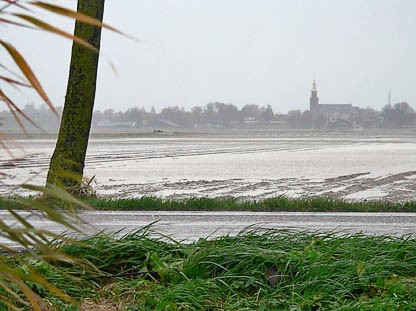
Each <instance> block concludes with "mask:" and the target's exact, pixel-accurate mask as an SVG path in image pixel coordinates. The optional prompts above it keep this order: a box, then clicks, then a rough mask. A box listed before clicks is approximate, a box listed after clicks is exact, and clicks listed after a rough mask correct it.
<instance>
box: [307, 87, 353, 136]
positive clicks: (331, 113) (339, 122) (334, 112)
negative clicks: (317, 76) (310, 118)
mask: <svg viewBox="0 0 416 311" xmlns="http://www.w3.org/2000/svg"><path fill="white" fill-rule="evenodd" d="M309 110H310V112H311V113H312V114H315V115H319V116H323V117H324V118H325V128H327V129H342V130H344V129H352V128H354V127H356V124H355V121H354V116H355V115H357V114H358V112H359V110H360V108H358V107H354V106H353V105H352V104H320V103H319V98H318V90H317V88H316V81H315V80H314V81H313V84H312V92H311V97H310V99H309Z"/></svg>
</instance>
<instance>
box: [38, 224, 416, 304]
mask: <svg viewBox="0 0 416 311" xmlns="http://www.w3.org/2000/svg"><path fill="white" fill-rule="evenodd" d="M83 243H84V245H81V246H77V245H65V244H64V245H60V246H57V247H58V248H59V249H60V250H61V251H63V252H65V253H66V254H68V255H70V256H73V257H78V258H80V259H82V260H86V261H88V262H90V263H92V264H94V265H95V266H97V267H99V271H98V270H96V271H95V272H93V271H91V270H90V271H88V272H86V271H80V270H79V269H78V270H77V268H76V267H75V266H70V267H67V266H62V267H61V269H62V270H61V271H63V272H61V273H66V274H71V275H76V273H77V271H78V280H82V290H81V289H79V290H74V288H76V287H77V286H78V287H79V286H80V284H81V283H75V282H74V281H71V280H68V281H65V282H62V284H61V285H62V286H63V289H64V290H66V291H68V292H71V293H72V294H73V296H74V298H76V299H79V300H82V299H85V298H86V297H87V296H88V297H90V299H96V300H97V301H100V300H106V301H112V302H114V303H115V304H117V303H122V305H123V306H124V307H125V308H126V309H127V310H288V309H291V310H318V309H323V310H328V309H331V310H392V309H394V310H412V309H411V308H412V306H414V305H415V304H416V295H415V293H416V239H415V238H414V237H412V236H408V237H403V238H392V237H383V236H381V237H380V236H379V237H378V236H364V235H361V234H355V235H336V234H333V233H331V234H321V233H319V234H318V233H317V234H311V233H302V232H301V233H290V232H285V231H276V230H256V231H253V230H251V231H250V230H245V231H243V232H241V233H240V234H239V235H237V236H235V237H231V236H224V237H221V238H217V239H214V240H207V239H201V240H199V241H196V242H194V243H191V244H179V243H176V242H175V241H172V240H170V239H167V238H166V237H163V236H160V237H157V235H156V233H154V232H151V228H145V229H143V230H139V231H137V232H135V233H133V234H129V235H125V236H123V237H121V238H117V236H115V235H114V236H105V235H97V236H94V237H90V238H88V239H86V240H84V241H83ZM46 277H47V278H48V279H51V280H52V279H54V280H56V277H54V276H53V275H50V274H49V275H48V276H46ZM48 297H49V298H51V297H52V296H48ZM54 299H55V298H54ZM50 301H53V303H54V304H55V305H56V303H57V302H58V300H57V299H55V300H50Z"/></svg>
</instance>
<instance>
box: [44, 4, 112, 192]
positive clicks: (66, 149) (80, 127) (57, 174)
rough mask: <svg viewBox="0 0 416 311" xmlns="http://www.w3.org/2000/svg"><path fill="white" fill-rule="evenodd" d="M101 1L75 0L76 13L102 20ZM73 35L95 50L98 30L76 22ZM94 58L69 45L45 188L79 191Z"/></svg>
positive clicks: (94, 79) (90, 109) (91, 100)
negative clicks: (64, 86)
mask: <svg viewBox="0 0 416 311" xmlns="http://www.w3.org/2000/svg"><path fill="white" fill-rule="evenodd" d="M104 1H105V0H78V8H77V11H78V12H81V13H84V14H87V15H89V16H91V17H94V18H95V19H97V20H99V21H102V19H103V14H104ZM74 35H75V36H77V37H79V38H82V39H84V40H85V41H87V42H88V43H90V44H91V45H93V46H94V47H95V48H97V50H98V51H99V49H100V41H101V27H97V26H92V25H87V24H84V23H81V22H79V21H76V23H75V31H74ZM98 58H99V52H97V51H93V50H91V49H88V48H87V47H84V46H82V45H80V44H78V43H76V42H73V44H72V55H71V65H70V71H69V79H68V86H67V91H66V96H65V105H64V110H63V113H62V120H61V126H60V129H59V134H58V140H57V143H56V147H55V151H54V153H53V155H52V158H51V162H50V166H49V171H48V177H47V181H46V185H47V186H51V185H52V186H57V187H61V188H64V189H66V190H69V191H72V192H77V191H79V190H80V189H81V182H82V176H83V173H84V165H85V156H86V153H87V146H88V139H89V135H90V129H91V120H92V114H93V108H94V99H95V89H96V82H97V69H98Z"/></svg>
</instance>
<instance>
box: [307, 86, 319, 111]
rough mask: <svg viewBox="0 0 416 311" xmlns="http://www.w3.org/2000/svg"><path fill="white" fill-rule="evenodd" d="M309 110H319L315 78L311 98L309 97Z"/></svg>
mask: <svg viewBox="0 0 416 311" xmlns="http://www.w3.org/2000/svg"><path fill="white" fill-rule="evenodd" d="M309 111H310V112H319V98H318V90H317V89H316V82H315V80H313V84H312V92H311V98H310V99H309Z"/></svg>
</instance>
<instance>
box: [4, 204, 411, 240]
mask: <svg viewBox="0 0 416 311" xmlns="http://www.w3.org/2000/svg"><path fill="white" fill-rule="evenodd" d="M21 215H23V216H24V217H26V218H27V219H28V220H29V221H30V222H31V223H32V224H33V225H34V226H35V227H37V228H42V229H47V230H50V231H53V232H62V231H63V230H64V229H63V228H62V227H60V226H57V225H56V224H54V223H52V222H50V221H45V220H44V219H41V218H40V217H38V216H36V215H33V214H31V213H29V212H21ZM80 215H81V217H82V219H83V220H85V221H86V222H87V223H89V224H90V225H91V227H90V228H89V229H88V232H89V233H94V232H98V231H102V230H105V231H107V232H115V231H120V232H122V233H127V232H131V231H135V230H137V229H139V228H141V227H143V226H146V225H149V224H150V223H154V225H152V228H153V229H154V230H155V231H156V232H159V233H163V234H166V235H168V236H171V237H172V238H174V239H176V240H179V241H184V242H191V241H194V240H197V239H198V238H201V237H211V238H213V237H217V236H221V235H226V234H230V235H235V234H237V233H238V232H239V231H241V230H243V229H244V228H247V227H249V226H254V227H262V228H276V229H289V230H295V231H305V230H307V231H336V232H340V233H357V232H362V233H364V234H371V235H373V234H376V235H391V236H402V235H407V234H416V213H310V212H307V213H304V212H297V213H288V212H276V213H268V212H124V211H122V212H98V211H91V212H83V213H81V214H80ZM0 217H1V219H2V220H3V221H5V222H6V223H9V224H11V223H13V222H14V220H13V218H12V217H11V216H10V215H9V214H8V213H7V212H6V211H0ZM0 243H7V242H6V241H5V240H4V239H3V240H1V239H0Z"/></svg>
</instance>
